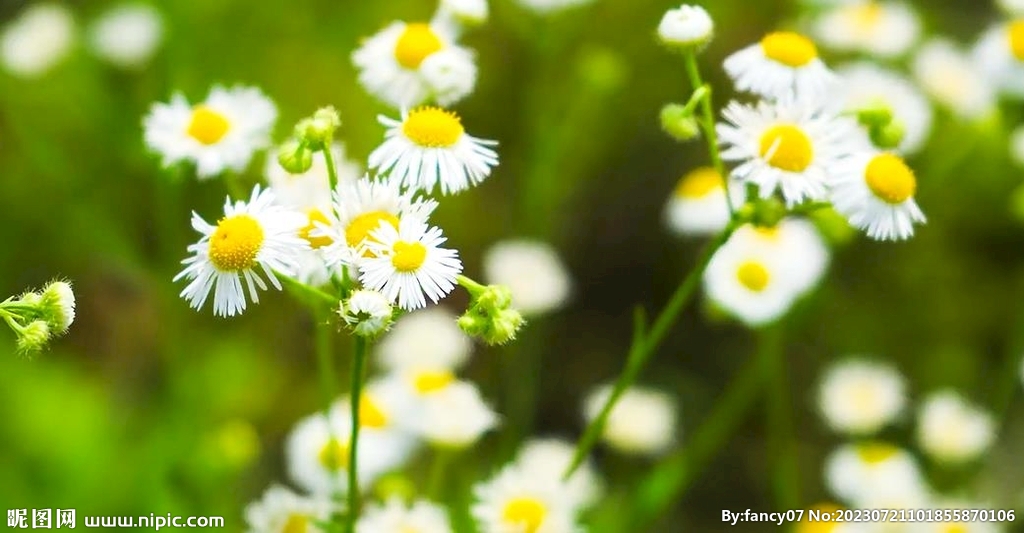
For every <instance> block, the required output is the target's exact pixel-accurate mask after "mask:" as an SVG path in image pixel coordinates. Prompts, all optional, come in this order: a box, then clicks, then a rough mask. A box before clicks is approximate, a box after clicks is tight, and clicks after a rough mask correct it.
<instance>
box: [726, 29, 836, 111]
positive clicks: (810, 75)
mask: <svg viewBox="0 0 1024 533" xmlns="http://www.w3.org/2000/svg"><path fill="white" fill-rule="evenodd" d="M725 71H726V73H728V74H729V77H731V78H732V80H733V82H734V83H735V84H736V88H737V89H740V90H741V91H747V92H751V93H754V94H757V95H760V96H763V97H766V98H770V99H784V100H793V99H797V100H799V101H801V102H805V103H806V102H817V101H820V100H821V99H823V98H824V97H826V96H827V95H828V93H829V91H830V90H831V89H832V88H834V86H835V83H836V78H835V75H834V74H833V73H832V72H831V71H830V70H829V69H828V67H826V66H825V63H823V62H822V61H821V59H820V58H819V57H818V48H817V47H816V46H815V45H814V42H813V41H811V40H810V39H808V38H807V37H805V36H803V35H800V34H798V33H793V32H788V31H781V32H774V33H769V34H768V35H765V36H764V38H763V39H761V41H760V42H758V43H756V44H753V45H750V46H748V47H746V48H744V49H742V50H740V51H739V52H736V53H734V54H733V55H731V56H729V57H727V58H726V59H725Z"/></svg>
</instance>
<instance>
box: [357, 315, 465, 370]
mask: <svg viewBox="0 0 1024 533" xmlns="http://www.w3.org/2000/svg"><path fill="white" fill-rule="evenodd" d="M472 350H473V342H472V341H471V340H470V338H469V337H468V336H466V334H465V333H464V332H463V331H462V329H461V328H459V325H458V317H456V316H455V315H453V314H452V313H451V312H449V311H447V310H445V309H444V308H441V307H432V308H430V309H424V310H421V311H415V312H412V313H409V314H407V315H405V316H403V317H402V318H400V319H399V320H398V321H397V322H396V323H395V326H394V327H393V328H391V331H390V332H388V334H387V335H385V336H384V337H383V338H382V339H381V341H380V343H378V345H377V361H379V362H380V363H381V365H382V367H383V368H384V369H385V370H386V371H388V372H406V371H414V370H422V369H430V370H449V371H454V370H456V369H458V368H460V367H462V366H463V365H464V364H465V363H466V361H467V360H468V359H469V354H470V352H471V351H472Z"/></svg>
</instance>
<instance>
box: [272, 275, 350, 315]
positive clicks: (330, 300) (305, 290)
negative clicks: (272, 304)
mask: <svg viewBox="0 0 1024 533" xmlns="http://www.w3.org/2000/svg"><path fill="white" fill-rule="evenodd" d="M275 274H277V279H278V280H280V281H281V282H282V283H283V284H284V286H285V287H288V288H290V289H292V290H293V291H295V292H296V293H299V294H305V295H307V296H310V297H311V298H313V299H314V300H317V301H319V302H321V303H324V304H327V306H328V307H331V308H335V307H337V306H338V298H337V297H335V296H332V295H330V294H328V293H326V292H324V291H322V290H320V289H318V288H316V287H311V286H309V285H306V284H305V283H302V282H300V281H298V280H296V279H295V278H293V277H291V276H287V275H285V274H282V273H280V272H275Z"/></svg>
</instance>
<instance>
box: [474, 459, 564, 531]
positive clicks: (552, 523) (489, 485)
mask: <svg viewBox="0 0 1024 533" xmlns="http://www.w3.org/2000/svg"><path fill="white" fill-rule="evenodd" d="M473 493H474V495H475V496H476V500H477V503H476V504H474V505H473V507H472V509H471V512H472V514H473V518H475V519H476V522H477V524H478V526H479V528H480V530H481V531H484V532H486V533H522V532H529V533H576V532H577V531H579V529H578V527H577V526H576V518H575V513H576V509H575V508H574V506H573V503H574V502H573V498H572V494H571V493H570V492H569V489H568V488H567V487H566V485H565V484H563V483H560V482H559V481H558V480H552V479H551V478H550V476H533V475H530V473H528V472H525V471H523V470H522V469H520V468H518V467H516V466H514V465H513V466H507V467H505V468H504V469H503V470H502V471H501V472H500V473H498V475H497V476H495V477H494V478H492V479H491V480H489V481H486V482H484V483H481V484H479V485H477V486H476V487H475V488H474V490H473Z"/></svg>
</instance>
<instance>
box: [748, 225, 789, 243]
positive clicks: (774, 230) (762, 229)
mask: <svg viewBox="0 0 1024 533" xmlns="http://www.w3.org/2000/svg"><path fill="white" fill-rule="evenodd" d="M752 227H753V228H754V232H756V233H757V236H758V237H761V238H762V239H764V240H767V241H777V240H779V236H780V235H782V232H781V231H779V227H778V226H771V227H769V226H752Z"/></svg>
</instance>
